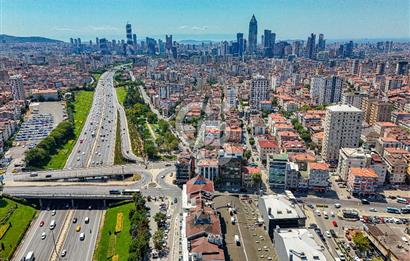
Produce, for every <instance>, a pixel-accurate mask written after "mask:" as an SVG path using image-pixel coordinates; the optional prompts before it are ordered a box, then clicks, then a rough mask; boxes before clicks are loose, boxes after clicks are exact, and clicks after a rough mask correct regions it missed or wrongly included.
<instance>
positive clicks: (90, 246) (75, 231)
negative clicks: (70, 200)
mask: <svg viewBox="0 0 410 261" xmlns="http://www.w3.org/2000/svg"><path fill="white" fill-rule="evenodd" d="M102 215H103V210H92V211H90V210H87V209H78V210H75V211H74V214H73V215H72V219H71V220H70V221H69V222H70V224H69V226H68V229H67V231H66V233H67V234H66V237H65V241H64V242H63V245H62V247H61V251H60V253H61V252H62V251H64V250H65V252H66V255H65V257H60V259H59V260H70V261H71V260H92V257H93V253H94V249H95V244H96V241H97V235H98V229H99V224H100V220H101V217H102ZM86 218H88V220H89V221H88V222H86ZM74 219H76V222H75V223H74ZM81 233H84V235H85V237H84V239H83V240H81V239H80V235H81Z"/></svg>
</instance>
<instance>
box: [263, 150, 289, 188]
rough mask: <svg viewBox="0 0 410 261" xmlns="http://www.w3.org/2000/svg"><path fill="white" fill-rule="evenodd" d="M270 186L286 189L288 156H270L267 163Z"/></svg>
mask: <svg viewBox="0 0 410 261" xmlns="http://www.w3.org/2000/svg"><path fill="white" fill-rule="evenodd" d="M266 166H267V169H268V181H269V186H271V187H274V188H285V185H286V170H287V166H288V154H286V153H284V154H268V157H267V163H266Z"/></svg>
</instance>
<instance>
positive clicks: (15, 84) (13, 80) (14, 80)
mask: <svg viewBox="0 0 410 261" xmlns="http://www.w3.org/2000/svg"><path fill="white" fill-rule="evenodd" d="M9 83H10V87H11V93H12V95H13V99H14V100H25V99H26V95H25V93H24V85H23V78H22V76H21V75H19V74H18V75H13V76H10V78H9Z"/></svg>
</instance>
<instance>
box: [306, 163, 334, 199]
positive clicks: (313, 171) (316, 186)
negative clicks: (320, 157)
mask: <svg viewBox="0 0 410 261" xmlns="http://www.w3.org/2000/svg"><path fill="white" fill-rule="evenodd" d="M308 175H309V190H313V191H318V192H325V191H326V190H328V188H329V165H328V164H326V163H324V162H310V163H309V164H308Z"/></svg>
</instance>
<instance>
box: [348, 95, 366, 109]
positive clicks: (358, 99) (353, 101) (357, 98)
mask: <svg viewBox="0 0 410 261" xmlns="http://www.w3.org/2000/svg"><path fill="white" fill-rule="evenodd" d="M365 97H367V93H365V92H359V91H354V92H343V93H342V103H343V104H347V105H349V104H350V105H352V106H354V107H356V108H358V109H361V108H362V101H363V99H364V98H365Z"/></svg>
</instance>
